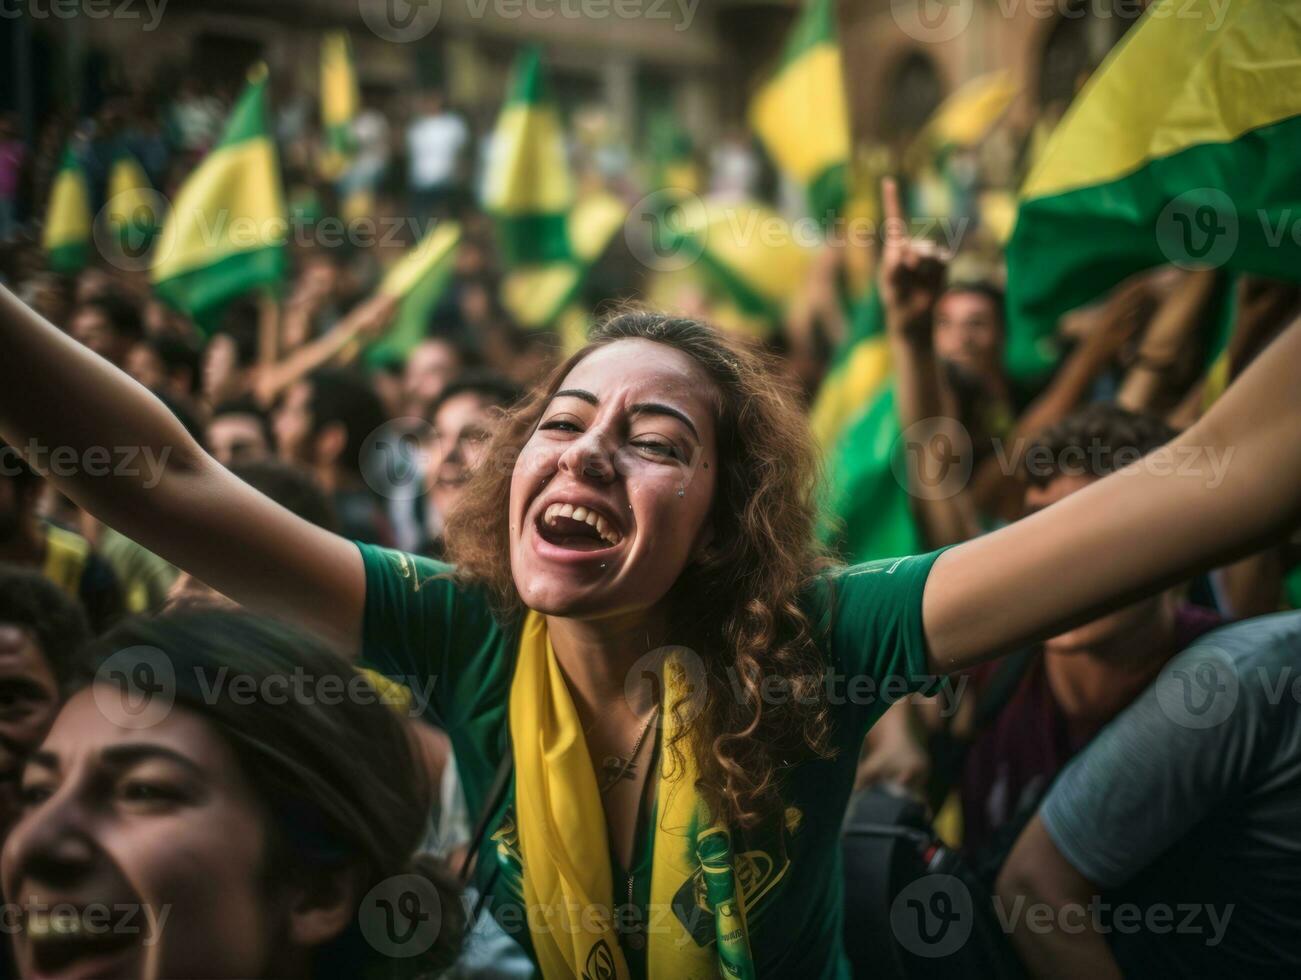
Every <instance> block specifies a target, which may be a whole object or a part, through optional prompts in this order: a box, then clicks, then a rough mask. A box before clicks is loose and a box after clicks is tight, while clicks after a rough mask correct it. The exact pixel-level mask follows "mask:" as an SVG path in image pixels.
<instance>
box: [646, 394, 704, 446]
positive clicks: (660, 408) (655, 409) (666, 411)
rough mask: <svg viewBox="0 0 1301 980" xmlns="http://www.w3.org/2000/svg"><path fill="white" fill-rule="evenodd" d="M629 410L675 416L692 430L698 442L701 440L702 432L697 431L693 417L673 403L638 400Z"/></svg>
mask: <svg viewBox="0 0 1301 980" xmlns="http://www.w3.org/2000/svg"><path fill="white" fill-rule="evenodd" d="M628 411H629V413H630V414H632V415H667V416H669V417H670V418H675V419H677V420H678V421H679V422H681V423H682V424H683V425H685V426H686V427H687V428H688V429H690V430H691V434H692V435H693V436H695V437H696V441H697V442H699V441H700V433H699V432H697V431H696V427H695V424H694V423H692V421H691V419H689V418H687V416H686V414H685V413H683V412H679V411H678V410H677V409H676V408H673V407H672V406H671V405H663V404H661V403H660V402H638V403H637V404H636V405H632V406H629V408H628Z"/></svg>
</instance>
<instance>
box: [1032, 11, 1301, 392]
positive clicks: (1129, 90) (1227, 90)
mask: <svg viewBox="0 0 1301 980" xmlns="http://www.w3.org/2000/svg"><path fill="white" fill-rule="evenodd" d="M1299 50H1301V6H1299V5H1297V4H1296V3H1293V2H1289V0H1256V2H1254V3H1234V4H1221V3H1217V2H1214V0H1159V2H1157V3H1154V4H1153V5H1152V6H1151V7H1149V8H1148V10H1147V13H1146V14H1144V16H1143V19H1142V21H1140V22H1139V24H1138V25H1136V26H1135V27H1134V28H1133V29H1132V30H1131V31H1130V33H1129V34H1128V35H1127V36H1126V38H1125V39H1124V40H1123V41H1122V42H1121V43H1120V44H1119V45H1117V47H1116V48H1115V49H1114V50H1113V51H1112V52H1111V54H1110V55H1109V56H1108V58H1107V60H1106V61H1105V62H1104V63H1103V65H1102V67H1101V68H1100V69H1099V70H1098V72H1097V73H1096V74H1095V75H1094V77H1093V78H1091V79H1090V80H1089V82H1088V84H1087V85H1086V86H1085V87H1084V89H1083V90H1082V91H1081V93H1080V95H1079V97H1078V98H1077V99H1076V101H1075V103H1074V104H1073V105H1072V106H1071V108H1070V109H1069V110H1068V112H1067V114H1066V116H1065V117H1064V118H1063V120H1062V122H1061V124H1060V125H1059V126H1058V127H1057V129H1056V130H1055V131H1054V133H1053V135H1052V137H1051V139H1050V140H1049V142H1048V144H1047V146H1046V147H1045V148H1044V151H1043V154H1042V157H1041V158H1040V159H1039V161H1038V163H1037V165H1036V166H1035V167H1034V169H1033V170H1032V171H1031V173H1030V174H1029V176H1028V177H1027V179H1026V183H1025V186H1024V187H1023V188H1022V191H1021V194H1020V203H1019V207H1018V212H1017V219H1016V226H1015V228H1014V230H1013V232H1012V239H1011V241H1010V242H1009V244H1008V249H1007V265H1008V290H1007V300H1008V317H1009V331H1008V362H1009V367H1010V368H1011V370H1012V372H1013V373H1014V374H1015V375H1020V376H1027V375H1034V374H1036V373H1039V372H1041V371H1043V370H1044V369H1045V368H1046V367H1048V366H1050V365H1051V364H1052V362H1053V360H1054V359H1055V357H1056V349H1055V346H1054V344H1053V332H1054V330H1055V328H1056V325H1057V320H1058V318H1059V317H1060V316H1061V315H1062V314H1063V313H1066V312H1067V311H1069V310H1072V309H1074V308H1076V307H1078V306H1081V305H1083V304H1085V303H1088V302H1089V301H1091V300H1093V299H1095V298H1096V297H1098V296H1099V295H1100V294H1101V293H1103V292H1104V291H1105V290H1107V289H1109V288H1111V287H1112V286H1114V285H1116V284H1117V283H1119V282H1120V281H1121V280H1123V279H1125V278H1126V277H1128V276H1130V275H1131V274H1133V273H1134V272H1137V271H1139V270H1141V269H1145V268H1149V267H1152V266H1155V265H1162V264H1166V263H1174V264H1176V265H1180V266H1184V267H1198V266H1201V267H1223V268H1226V269H1229V270H1232V271H1245V272H1255V273H1259V274H1262V275H1267V276H1273V277H1276V278H1281V279H1289V280H1295V279H1298V278H1301V243H1298V242H1297V240H1296V238H1295V237H1294V236H1292V235H1290V234H1288V225H1289V222H1290V221H1292V220H1294V219H1293V216H1294V215H1296V214H1298V213H1301V182H1298V180H1297V178H1296V171H1297V166H1298V161H1299V160H1301V154H1299V153H1298V149H1297V148H1298V147H1301V118H1298V116H1299V114H1301V57H1298V56H1297V52H1298V51H1299Z"/></svg>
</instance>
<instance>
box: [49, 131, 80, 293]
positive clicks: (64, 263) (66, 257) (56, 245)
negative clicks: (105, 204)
mask: <svg viewBox="0 0 1301 980" xmlns="http://www.w3.org/2000/svg"><path fill="white" fill-rule="evenodd" d="M91 220H92V218H91V213H90V187H89V185H88V184H87V182H86V171H85V170H84V169H83V168H82V166H81V161H80V160H78V159H77V154H76V153H74V152H73V150H72V147H71V146H68V147H66V148H65V149H64V151H63V159H62V161H61V162H60V164H59V172H58V173H57V174H56V175H55V177H54V187H53V189H52V190H51V191H50V203H49V206H48V208H47V210H46V212H45V230H44V234H43V237H42V245H43V246H44V248H45V256H46V262H47V263H48V264H49V267H50V269H51V270H52V271H54V272H59V273H63V274H65V275H70V274H72V273H75V272H79V271H80V270H81V269H83V268H84V267H85V265H86V260H87V259H88V258H89V257H90V225H91Z"/></svg>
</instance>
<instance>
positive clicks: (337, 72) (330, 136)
mask: <svg viewBox="0 0 1301 980" xmlns="http://www.w3.org/2000/svg"><path fill="white" fill-rule="evenodd" d="M360 107H361V92H360V89H359V87H358V85H357V72H356V69H355V68H354V67H353V61H352V43H351V42H350V41H349V40H348V35H347V32H345V31H332V32H330V33H329V34H327V35H325V38H324V40H322V42H321V126H322V128H323V129H324V131H325V145H326V152H325V158H324V160H322V162H321V170H322V172H324V173H325V174H326V175H328V176H330V177H338V176H339V175H340V174H341V173H343V171H344V170H345V169H346V168H347V166H348V162H349V160H350V159H351V158H352V155H353V152H354V151H355V149H356V147H355V146H354V141H353V136H352V122H353V120H354V119H355V118H356V117H357V113H358V111H359V110H360Z"/></svg>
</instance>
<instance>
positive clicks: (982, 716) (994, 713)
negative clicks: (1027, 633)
mask: <svg viewBox="0 0 1301 980" xmlns="http://www.w3.org/2000/svg"><path fill="white" fill-rule="evenodd" d="M1038 653H1039V651H1038V650H1037V649H1035V648H1034V647H1028V648H1026V649H1023V650H1018V651H1016V653H1009V654H1008V655H1007V656H1006V657H1004V658H1003V660H1002V662H1001V663H999V665H998V668H997V669H996V670H995V671H994V675H993V676H992V677H991V678H990V679H989V683H988V684H986V685H985V689H984V690H983V691H982V692H981V693H980V697H979V699H978V700H977V701H976V717H975V718H974V719H973V725H972V734H973V735H974V734H975V733H976V732H978V731H981V730H983V729H984V728H986V727H987V726H989V725H990V724H992V723H993V721H994V719H995V718H997V717H998V713H999V712H1000V711H1002V710H1003V708H1005V707H1006V706H1007V703H1008V702H1009V701H1011V700H1012V694H1013V693H1014V692H1015V691H1016V689H1017V686H1018V685H1020V683H1021V677H1022V676H1023V675H1024V674H1025V671H1026V668H1027V667H1029V666H1030V661H1031V660H1032V659H1033V658H1034V657H1035V656H1037V655H1038Z"/></svg>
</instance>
